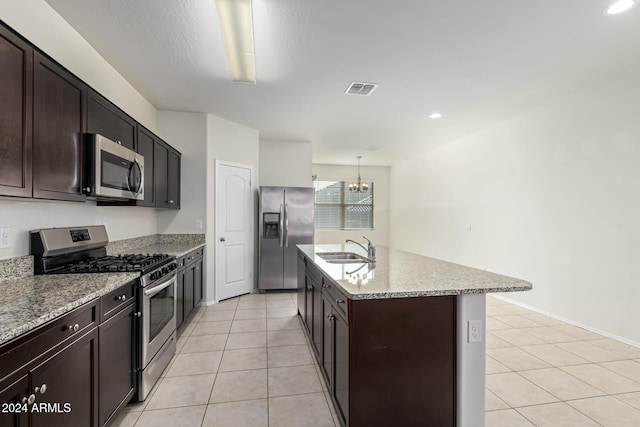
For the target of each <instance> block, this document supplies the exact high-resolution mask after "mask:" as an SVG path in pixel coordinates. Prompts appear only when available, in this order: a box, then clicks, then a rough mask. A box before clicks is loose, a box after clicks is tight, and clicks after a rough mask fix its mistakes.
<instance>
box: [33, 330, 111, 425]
mask: <svg viewBox="0 0 640 427" xmlns="http://www.w3.org/2000/svg"><path fill="white" fill-rule="evenodd" d="M97 370H98V329H97V328H95V329H93V330H92V331H91V332H89V333H87V334H86V335H84V336H83V337H82V338H80V339H79V340H77V341H76V342H74V343H73V344H71V345H70V346H69V347H67V348H65V349H64V350H63V351H61V352H59V353H57V354H55V355H54V356H53V357H51V358H50V359H48V360H47V361H45V362H44V363H42V364H41V365H39V366H38V367H36V368H35V369H34V370H33V371H32V372H31V380H32V386H33V387H34V389H33V392H34V393H35V394H36V403H50V404H52V405H54V406H55V405H56V404H58V405H59V406H60V411H59V412H40V413H33V414H32V419H31V420H32V423H33V426H34V427H68V426H95V425H96V424H97V412H98V411H97V409H98V399H97V397H98V389H97V386H98V381H97V379H96V377H95V375H96V374H97ZM45 385H46V391H45V393H40V392H37V391H36V390H35V387H38V390H42V389H43V388H44V386H45ZM65 404H69V407H68V408H67V409H69V411H68V412H66V411H65V406H64V405H65Z"/></svg>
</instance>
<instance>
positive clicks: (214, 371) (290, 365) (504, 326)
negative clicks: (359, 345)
mask: <svg viewBox="0 0 640 427" xmlns="http://www.w3.org/2000/svg"><path fill="white" fill-rule="evenodd" d="M113 425H114V426H116V427H128V426H136V427H144V426H153V427H163V426H171V427H174V426H181V427H182V426H184V427H190V426H194V427H200V426H212V427H214V426H215V427H227V426H233V427H253V426H256V427H260V426H264V427H288V426H291V427H294V426H295V427H316V426H317V427H325V426H326V427H338V426H339V424H338V422H337V418H335V413H334V412H333V408H332V406H331V402H330V399H329V397H328V395H327V392H326V389H325V386H324V383H323V382H322V381H321V378H320V374H319V371H318V369H317V368H316V366H315V364H314V358H313V356H312V354H311V348H310V347H309V343H308V341H307V339H306V337H305V335H304V333H303V331H302V328H301V325H300V322H299V320H298V318H297V316H296V300H295V294H293V293H276V294H251V295H244V296H241V297H239V298H234V299H231V300H228V301H224V302H222V303H220V304H216V305H214V306H211V307H207V308H200V309H199V310H198V312H197V313H196V314H195V315H194V316H193V318H192V319H191V321H190V323H189V325H188V326H187V327H186V328H185V330H184V332H183V334H182V335H181V337H180V339H179V340H178V353H177V354H176V356H175V357H174V358H173V361H172V362H171V365H170V366H169V368H168V369H167V370H166V371H165V373H164V375H163V378H162V379H161V380H160V381H159V382H158V384H157V385H156V387H155V388H154V390H152V392H151V395H150V397H149V398H148V399H147V400H146V401H145V402H143V403H140V404H132V405H128V406H127V408H126V409H125V411H124V412H123V414H121V415H120V417H119V418H118V419H117V420H116V421H115V423H114V424H113ZM485 425H486V427H503V426H504V427H519V426H528V427H531V426H537V427H546V426H553V427H563V426H571V427H578V426H579V427H583V426H585V427H590V426H606V427H625V426H634V427H637V426H640V349H638V348H634V347H630V346H628V345H625V344H623V343H620V342H618V341H614V340H611V339H608V338H605V337H602V336H600V335H597V334H594V333H592V332H589V331H586V330H584V329H581V328H578V327H575V326H572V325H568V324H566V323H563V322H561V321H558V320H555V319H552V318H550V317H547V316H544V315H541V314H538V313H534V312H532V311H529V310H526V309H524V308H521V307H518V306H515V305H512V304H509V303H507V302H505V301H502V300H500V299H498V298H494V297H490V296H489V297H487V398H486V417H485Z"/></svg>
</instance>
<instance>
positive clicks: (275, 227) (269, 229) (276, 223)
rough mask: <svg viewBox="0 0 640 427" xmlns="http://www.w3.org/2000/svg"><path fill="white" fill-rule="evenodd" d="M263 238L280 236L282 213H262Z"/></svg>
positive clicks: (277, 237)
mask: <svg viewBox="0 0 640 427" xmlns="http://www.w3.org/2000/svg"><path fill="white" fill-rule="evenodd" d="M262 224H263V231H262V238H263V239H279V238H280V213H279V212H264V213H263V214H262Z"/></svg>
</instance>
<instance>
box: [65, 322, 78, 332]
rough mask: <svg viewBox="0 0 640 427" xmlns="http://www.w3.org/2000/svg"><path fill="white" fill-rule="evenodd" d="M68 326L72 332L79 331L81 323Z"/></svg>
mask: <svg viewBox="0 0 640 427" xmlns="http://www.w3.org/2000/svg"><path fill="white" fill-rule="evenodd" d="M67 328H68V329H69V331H71V332H75V331H77V330H78V329H80V325H78V324H77V323H76V324H75V325H69V326H68V327H67Z"/></svg>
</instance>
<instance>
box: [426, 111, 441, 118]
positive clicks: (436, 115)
mask: <svg viewBox="0 0 640 427" xmlns="http://www.w3.org/2000/svg"><path fill="white" fill-rule="evenodd" d="M440 117H442V114H440V113H437V112H436V113H433V114H431V115H430V116H429V118H430V119H439V118H440Z"/></svg>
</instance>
